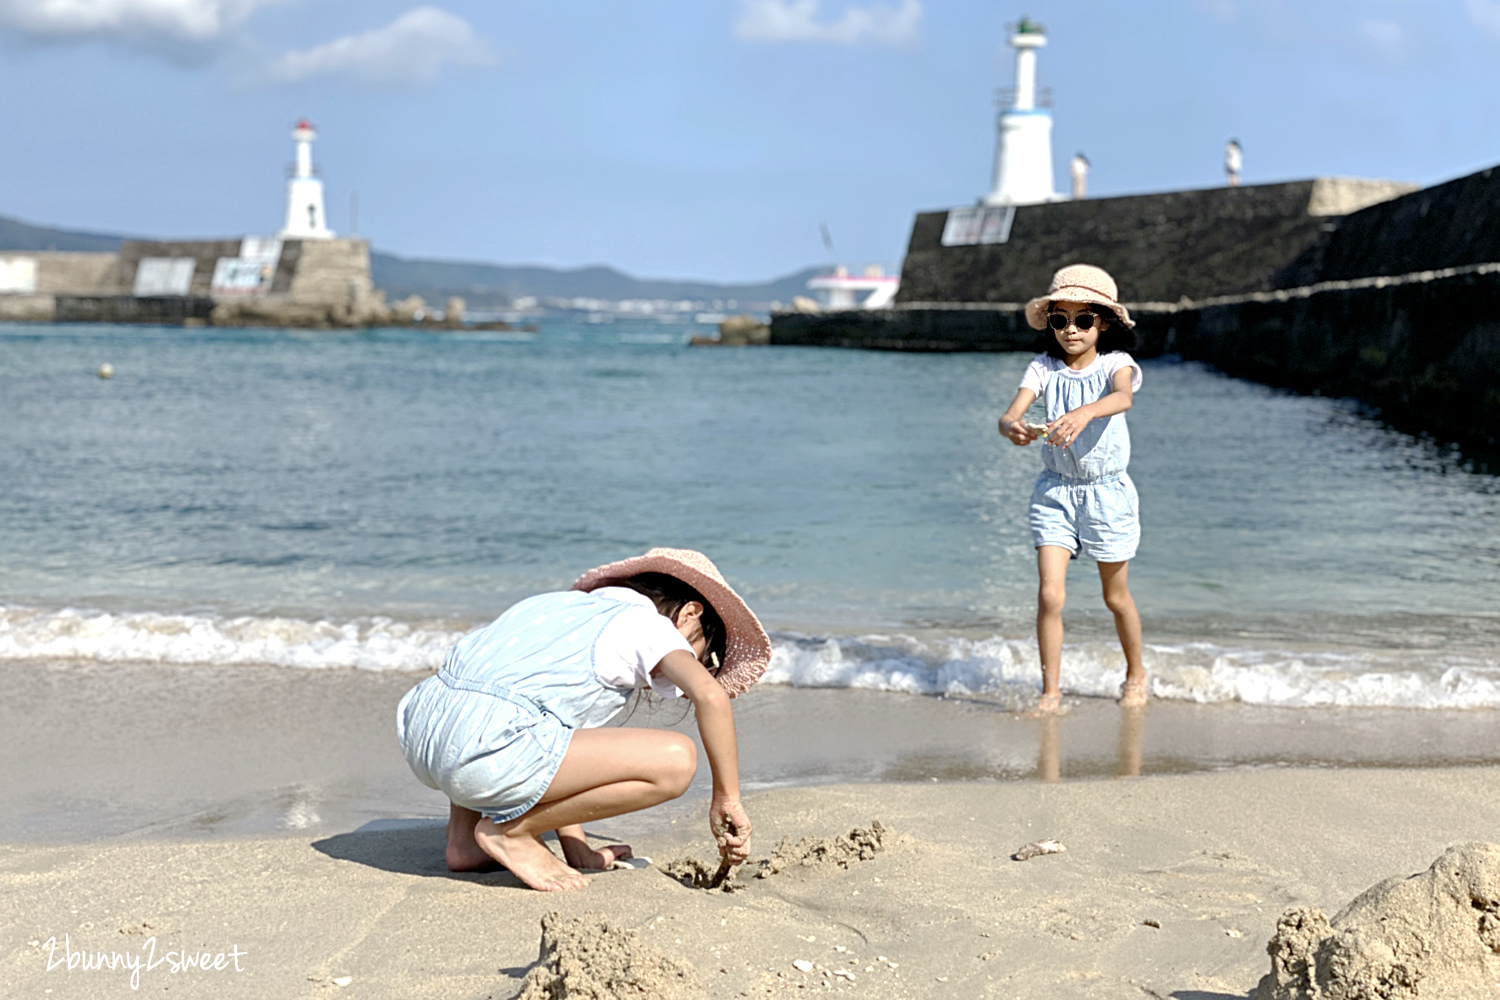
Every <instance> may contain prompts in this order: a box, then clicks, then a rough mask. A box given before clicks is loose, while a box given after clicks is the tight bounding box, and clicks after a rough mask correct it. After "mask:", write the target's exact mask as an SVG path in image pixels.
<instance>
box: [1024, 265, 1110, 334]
mask: <svg viewBox="0 0 1500 1000" xmlns="http://www.w3.org/2000/svg"><path fill="white" fill-rule="evenodd" d="M1054 302H1088V303H1092V304H1093V305H1100V306H1108V307H1109V309H1110V311H1111V312H1113V313H1114V314H1115V318H1116V319H1118V320H1119V321H1120V322H1121V323H1124V324H1125V325H1126V326H1127V327H1132V328H1133V327H1134V326H1135V320H1133V319H1131V318H1130V310H1128V309H1126V308H1125V307H1124V306H1122V305H1120V290H1119V289H1118V288H1116V287H1115V279H1114V278H1111V277H1110V276H1109V272H1108V271H1106V270H1104V268H1102V267H1095V266H1094V265H1092V264H1069V265H1068V266H1067V267H1064V268H1060V269H1058V272H1057V273H1056V274H1054V275H1053V276H1052V287H1050V288H1048V289H1047V294H1046V295H1043V296H1042V297H1041V298H1037V299H1032V300H1031V301H1030V302H1028V303H1026V324H1027V325H1028V326H1030V327H1031V328H1032V329H1033V330H1045V329H1046V328H1047V310H1048V309H1050V308H1051V307H1052V303H1054Z"/></svg>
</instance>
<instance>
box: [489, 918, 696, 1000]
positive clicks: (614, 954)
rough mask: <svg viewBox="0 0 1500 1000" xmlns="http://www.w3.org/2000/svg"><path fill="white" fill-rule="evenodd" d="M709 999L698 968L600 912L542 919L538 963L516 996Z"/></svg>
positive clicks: (529, 999) (525, 999)
mask: <svg viewBox="0 0 1500 1000" xmlns="http://www.w3.org/2000/svg"><path fill="white" fill-rule="evenodd" d="M633 998H640V1000H708V993H707V992H706V991H705V990H704V989H703V983H702V982H701V981H700V980H699V979H698V973H697V971H696V970H695V969H694V968H693V967H692V966H691V965H689V964H688V963H687V962H679V961H676V960H674V959H671V958H668V957H667V956H666V955H665V954H664V953H662V952H661V951H658V950H657V949H656V948H653V947H651V946H650V945H648V944H646V943H645V942H644V941H642V940H641V936H640V935H639V934H637V933H636V932H635V931H633V930H628V929H626V928H623V927H620V926H619V925H617V924H614V923H612V922H611V921H610V920H609V919H608V918H607V917H605V916H604V915H603V914H602V913H583V914H580V915H579V916H576V917H564V916H563V915H562V914H560V913H557V912H555V911H554V912H552V913H549V914H547V915H546V916H544V917H543V918H542V948H541V954H540V955H539V956H538V957H537V965H536V967H535V968H533V969H532V970H531V971H530V972H528V973H526V978H525V979H524V980H522V982H521V992H520V995H519V996H518V997H517V1000H633Z"/></svg>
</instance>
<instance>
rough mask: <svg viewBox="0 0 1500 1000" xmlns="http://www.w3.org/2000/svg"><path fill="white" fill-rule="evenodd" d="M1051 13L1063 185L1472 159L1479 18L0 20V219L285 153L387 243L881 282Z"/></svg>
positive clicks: (1483, 139) (451, 254)
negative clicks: (1080, 179)
mask: <svg viewBox="0 0 1500 1000" xmlns="http://www.w3.org/2000/svg"><path fill="white" fill-rule="evenodd" d="M1023 13H1025V14H1030V15H1031V16H1032V17H1034V18H1036V19H1038V20H1041V21H1042V22H1043V23H1045V24H1046V26H1047V29H1048V33H1049V36H1050V44H1049V45H1048V47H1047V48H1046V49H1045V50H1043V52H1042V54H1041V59H1040V63H1039V66H1040V69H1039V75H1040V78H1041V83H1042V84H1043V85H1045V86H1050V87H1051V88H1052V89H1053V91H1054V93H1055V99H1056V107H1055V111H1054V113H1055V120H1056V127H1055V144H1056V145H1055V159H1056V166H1057V175H1058V180H1059V188H1061V187H1062V182H1063V181H1064V180H1065V176H1064V173H1065V168H1066V162H1067V159H1068V158H1069V157H1070V156H1071V155H1072V153H1073V152H1075V151H1077V150H1083V151H1084V152H1085V153H1086V154H1087V155H1088V157H1089V159H1090V160H1091V161H1092V164H1093V175H1092V177H1091V194H1100V195H1103V194H1123V193H1134V192H1143V191H1156V190H1166V189H1172V188H1181V187H1202V186H1208V185H1213V184H1217V183H1220V182H1221V181H1222V149H1223V144H1224V141H1225V140H1226V139H1227V138H1229V137H1230V136H1234V137H1237V138H1238V139H1239V140H1240V142H1241V143H1242V144H1243V146H1244V147H1245V178H1246V182H1247V183H1257V182H1265V181H1276V180H1285V179H1292V178H1299V177H1309V176H1314V175H1317V174H1344V175H1354V176H1367V177H1391V178H1398V179H1403V180H1413V181H1420V182H1423V183H1432V182H1436V181H1441V180H1445V179H1448V178H1451V177H1455V176H1459V175H1461V174H1464V173H1467V172H1470V171H1472V170H1475V169H1478V168H1480V167H1483V166H1487V165H1490V164H1493V163H1496V162H1500V78H1497V74H1496V70H1495V67H1496V66H1497V64H1500V0H1312V2H1306V0H1304V2H1301V3H1292V2H1286V0H1035V2H1029V3H1015V4H1009V3H1007V4H995V3H989V2H986V3H981V2H978V0H948V2H940V0H854V2H852V3H845V2H842V0H683V2H678V3H664V2H660V0H636V2H633V3H630V4H621V3H618V2H595V0H577V2H572V3H568V2H561V3H540V2H532V3H519V2H514V0H492V2H487V3H479V2H466V0H442V2H440V3H439V4H438V5H420V4H417V5H414V4H412V3H410V2H406V0H363V2H358V3H356V2H351V0H71V2H70V3H66V4H64V3H58V2H56V0H0V94H4V95H5V100H4V101H0V130H3V134H4V135H5V136H6V141H5V147H6V152H5V155H4V156H3V157H0V213H3V214H7V215H13V216H19V217H21V218H24V219H26V220H28V221H33V222H39V223H45V224H53V225H62V226H68V227H72V228H83V229H92V230H104V231H116V232H126V233H136V234H142V235H161V236H181V237H195V236H201V237H207V236H222V235H238V234H242V233H270V232H272V231H274V230H275V229H276V228H277V227H278V226H279V224H280V221H281V212H282V197H283V186H282V185H283V170H284V167H285V164H286V163H287V162H288V161H289V160H290V158H291V153H292V147H291V141H290V139H289V137H288V132H289V130H290V127H291V125H292V123H293V122H294V121H295V120H296V119H297V118H298V117H299V116H302V115H307V116H309V117H311V118H312V119H313V120H314V121H315V122H316V123H317V124H318V126H319V128H320V129H321V136H320V138H319V140H318V143H317V145H316V147H315V155H316V159H317V161H318V164H319V166H320V168H321V170H322V173H323V177H324V179H325V181H326V183H327V189H328V209H329V218H330V221H331V222H332V224H333V225H334V227H335V228H336V229H339V230H341V231H342V230H346V229H347V228H348V224H349V199H350V195H351V194H353V193H357V194H358V197H359V205H360V209H359V218H360V232H361V234H362V235H366V236H368V237H370V238H371V239H372V240H373V241H374V243H375V245H376V246H377V247H379V248H381V249H385V250H389V251H392V252H396V253H402V254H409V255H421V256H433V257H444V258H453V259H470V260H488V261H495V262H501V263H544V264H554V265H566V266H572V265H581V264H590V263H605V264H611V265H614V266H616V267H620V268H622V269H624V270H627V271H629V272H631V273H634V274H637V275H641V276H649V277H684V278H688V277H690V278H705V279H713V280H724V281H750V280H759V279H764V278H770V277H773V276H776V275H779V274H783V273H786V272H789V271H792V270H795V269H796V268H799V267H801V266H804V265H807V264H810V263H819V262H823V261H825V260H826V259H827V255H826V253H825V251H824V249H823V245H822V241H821V239H820V237H819V233H818V226H819V223H827V224H828V226H829V228H830V230H831V232H832V234H833V239H834V241H835V245H836V249H837V254H838V257H839V259H841V260H842V261H844V262H846V263H849V264H853V265H862V264H865V263H871V262H881V263H885V264H887V265H891V266H894V265H897V264H899V262H900V258H901V255H902V252H903V250H904V247H905V243H906V238H907V235H908V232H909V227H910V223H911V216H912V214H913V212H915V211H916V210H919V209H930V208H941V207H948V206H951V205H956V204H965V203H970V202H972V201H973V200H974V199H975V198H976V197H978V196H980V195H981V194H983V193H984V191H985V190H986V188H987V185H988V181H989V174H990V169H991V160H992V157H993V155H994V131H993V129H994V109H993V90H994V88H995V87H996V86H1001V85H1008V84H1009V83H1010V82H1011V55H1010V50H1009V48H1008V47H1007V46H1005V44H1004V38H1005V24H1006V23H1007V22H1009V21H1013V20H1015V19H1016V18H1017V17H1018V16H1019V15H1021V14H1023Z"/></svg>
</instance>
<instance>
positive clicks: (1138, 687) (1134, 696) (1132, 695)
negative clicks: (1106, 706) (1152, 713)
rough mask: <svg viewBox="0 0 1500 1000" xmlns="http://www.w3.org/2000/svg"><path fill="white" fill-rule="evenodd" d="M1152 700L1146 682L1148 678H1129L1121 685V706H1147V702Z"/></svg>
mask: <svg viewBox="0 0 1500 1000" xmlns="http://www.w3.org/2000/svg"><path fill="white" fill-rule="evenodd" d="M1150 700H1151V691H1150V689H1149V688H1148V686H1147V684H1146V678H1144V677H1137V678H1134V679H1128V680H1126V681H1125V683H1124V684H1121V685H1120V707H1121V708H1145V707H1146V702H1148V701H1150Z"/></svg>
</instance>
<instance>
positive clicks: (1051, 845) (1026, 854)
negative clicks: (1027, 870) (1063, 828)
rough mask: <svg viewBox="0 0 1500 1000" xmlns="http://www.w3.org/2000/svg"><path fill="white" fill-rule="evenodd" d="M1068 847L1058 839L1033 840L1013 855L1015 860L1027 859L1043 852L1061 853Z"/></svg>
mask: <svg viewBox="0 0 1500 1000" xmlns="http://www.w3.org/2000/svg"><path fill="white" fill-rule="evenodd" d="M1066 850H1067V848H1066V847H1064V846H1063V845H1062V844H1061V843H1059V842H1058V841H1056V840H1033V841H1032V842H1031V843H1029V844H1026V845H1024V846H1022V847H1021V848H1019V849H1018V850H1017V851H1016V853H1014V854H1012V855H1011V858H1012V859H1013V860H1015V861H1026V860H1029V859H1031V858H1034V857H1037V856H1038V855H1041V854H1061V853H1062V852H1063V851H1066Z"/></svg>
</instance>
